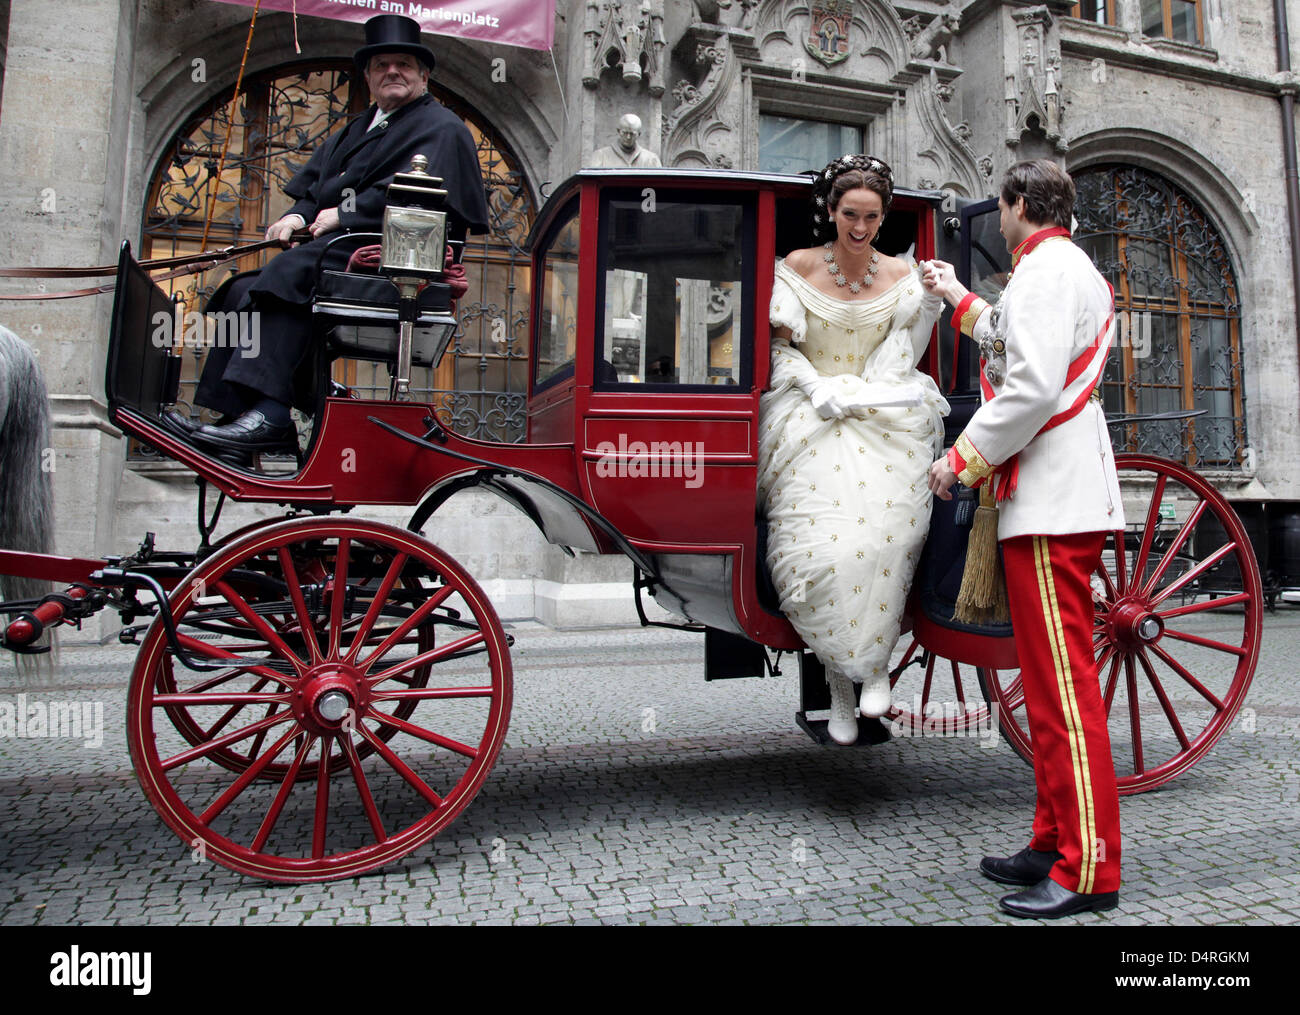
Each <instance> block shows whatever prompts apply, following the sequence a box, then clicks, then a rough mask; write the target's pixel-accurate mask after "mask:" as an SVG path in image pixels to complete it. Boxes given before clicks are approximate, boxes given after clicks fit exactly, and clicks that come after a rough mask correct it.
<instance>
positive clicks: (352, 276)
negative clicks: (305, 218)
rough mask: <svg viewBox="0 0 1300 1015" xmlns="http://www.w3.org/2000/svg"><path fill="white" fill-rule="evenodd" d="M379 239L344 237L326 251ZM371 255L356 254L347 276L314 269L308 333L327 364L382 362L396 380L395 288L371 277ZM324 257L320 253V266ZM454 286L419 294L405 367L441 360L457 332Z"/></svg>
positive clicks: (460, 288) (436, 285) (453, 282)
mask: <svg viewBox="0 0 1300 1015" xmlns="http://www.w3.org/2000/svg"><path fill="white" fill-rule="evenodd" d="M379 239H380V236H379V234H378V233H345V234H343V235H341V236H338V237H336V238H335V239H334V240H331V241H330V243H329V244H327V246H326V250H328V249H329V247H332V246H333V245H334V244H335V243H336V242H339V241H351V242H352V243H356V242H357V241H367V240H369V241H372V242H374V243H376V244H377V243H378V241H379ZM449 246H450V245H449ZM370 251H371V248H369V247H361V248H359V249H358V250H356V251H355V252H354V253H353V255H352V258H351V260H350V261H349V263H348V270H347V271H330V270H318V272H317V276H316V290H315V293H314V295H313V298H312V308H311V310H312V330H313V331H314V332H315V333H316V334H318V335H320V336H322V337H323V339H324V349H325V351H326V354H327V357H328V358H329V359H336V358H338V357H341V356H343V357H348V358H349V359H362V360H371V361H375V362H382V363H387V364H388V367H389V371H390V373H392V374H393V375H394V376H396V375H397V373H398V371H399V369H400V368H401V367H402V366H403V365H402V364H399V363H398V345H399V343H398V312H397V300H398V297H397V287H396V286H395V285H393V283H392V282H390V281H389V280H388V279H387V278H386V277H385V276H383V275H380V274H377V273H374V271H373V267H372V266H373V265H374V264H377V258H375V257H372V256H367V254H368V253H369V252H370ZM324 256H325V251H322V252H321V259H322V261H323V260H324ZM456 267H457V268H459V266H456ZM368 269H370V270H368ZM449 275H451V273H450V272H449ZM460 277H461V278H463V274H462V275H461V276H460ZM458 281H459V279H457V278H456V277H455V276H452V277H451V278H449V281H444V282H430V283H429V284H428V285H427V286H426V287H425V288H424V289H423V290H422V291H421V293H420V297H419V307H420V316H419V318H418V319H417V321H416V322H415V327H414V328H413V329H412V333H411V362H410V364H409V366H417V367H436V366H437V365H438V362H439V361H440V360H441V359H442V355H443V353H444V352H446V350H447V346H448V344H449V343H450V342H451V337H452V334H453V333H454V332H455V330H456V317H455V314H454V300H455V299H456V298H458V297H459V296H461V295H462V294H463V293H464V292H465V285H464V283H463V282H460V284H457V282H458Z"/></svg>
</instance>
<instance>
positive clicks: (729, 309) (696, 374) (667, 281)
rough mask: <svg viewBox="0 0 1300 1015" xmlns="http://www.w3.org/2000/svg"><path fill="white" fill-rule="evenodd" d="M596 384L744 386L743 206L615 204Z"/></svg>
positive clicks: (608, 229) (608, 214) (610, 211)
mask: <svg viewBox="0 0 1300 1015" xmlns="http://www.w3.org/2000/svg"><path fill="white" fill-rule="evenodd" d="M604 215H605V219H604V221H605V234H606V235H605V244H604V252H605V253H604V257H605V263H604V267H605V303H604V308H603V318H602V321H603V328H602V340H601V342H600V344H599V347H598V354H597V357H596V368H595V369H596V378H595V380H596V383H597V384H613V383H618V384H647V385H686V384H689V385H735V384H738V383H740V380H741V357H740V352H741V350H742V349H743V347H744V343H743V341H742V339H741V335H742V320H743V313H744V309H745V307H744V289H743V286H742V282H741V277H742V270H743V265H742V259H743V253H744V251H743V245H744V244H743V237H744V225H745V223H744V207H743V206H742V205H740V204H735V203H727V204H722V203H718V204H711V203H701V202H696V201H674V200H664V199H662V198H660V199H659V200H657V201H656V203H655V207H654V210H653V211H652V212H651V211H647V210H645V208H644V207H643V203H642V199H641V198H640V197H638V198H637V199H635V200H631V199H628V200H620V199H611V200H610V201H609V203H608V206H607V210H606V211H605V213H604Z"/></svg>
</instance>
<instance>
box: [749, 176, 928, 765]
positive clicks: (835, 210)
mask: <svg viewBox="0 0 1300 1015" xmlns="http://www.w3.org/2000/svg"><path fill="white" fill-rule="evenodd" d="M892 176H893V174H892V172H891V171H890V169H889V167H888V166H887V165H885V163H883V162H881V161H880V160H879V159H874V158H869V157H867V156H864V155H851V156H845V157H844V158H842V159H837V160H836V161H835V162H832V163H831V164H830V165H829V166H827V167H826V169H825V170H824V171H823V173H822V174H821V176H820V177H819V179H818V181H817V184H816V186H815V188H814V212H813V223H814V235H815V236H816V238H817V239H818V240H822V239H825V240H826V241H827V242H826V243H825V245H824V246H821V247H811V248H808V249H804V250H795V251H791V253H790V254H789V255H788V256H787V257H786V258H785V259H784V260H778V261H777V263H776V280H775V283H774V284H773V287H772V302H771V309H770V316H771V323H772V326H773V333H772V377H771V387H770V389H769V390H768V392H767V393H766V394H764V396H763V398H762V402H761V407H760V419H761V427H760V438H759V498H760V503H761V504H762V505H763V506H764V507H765V509H766V515H767V525H768V541H767V566H768V569H769V571H770V573H771V575H772V580H773V583H774V584H775V586H776V589H777V593H778V594H779V596H780V601H781V610H782V612H783V613H785V615H786V616H787V617H788V618H789V619H790V622H791V623H792V624H793V625H794V627H795V630H797V631H798V632H799V634H800V636H801V637H802V638H803V640H804V642H805V643H806V644H807V645H808V646H809V648H811V649H812V651H813V652H815V653H816V654H817V657H818V658H819V659H820V660H821V661H822V663H823V664H824V666H825V668H826V676H827V683H828V684H829V685H830V689H831V722H830V726H829V732H830V735H831V736H832V738H833V739H835V740H836V741H837V742H838V743H841V744H851V743H854V742H855V741H856V740H857V735H858V725H857V720H856V718H855V716H854V705H855V703H857V702H855V694H854V689H853V683H855V682H858V683H861V684H862V685H863V687H862V695H861V699H860V705H861V711H862V714H863V715H867V716H881V715H884V714H885V712H886V711H888V709H889V705H890V694H889V657H890V654H891V653H892V651H893V649H894V644H895V642H896V641H897V640H898V633H899V621H900V619H901V617H902V613H903V607H904V604H905V602H906V599H907V593H908V589H909V588H910V586H911V582H912V575H913V573H914V572H915V570H916V564H917V560H918V558H919V557H920V553H921V544H922V543H923V542H924V540H925V535H926V532H927V530H928V528H929V520H930V500H931V497H930V493H929V490H928V487H927V483H926V473H927V471H928V469H929V467H930V463H931V462H932V461H934V459H935V458H936V457H937V456H938V455H939V454H940V453H942V450H943V419H942V418H943V416H944V415H945V414H946V413H947V412H948V403H947V402H946V401H945V400H944V399H943V397H942V396H941V395H940V394H939V389H938V387H937V386H936V385H935V383H934V381H933V380H932V379H931V378H930V377H928V376H927V375H925V374H923V373H921V372H920V371H919V370H918V369H917V363H918V362H919V361H920V359H921V356H922V354H923V353H924V352H925V349H926V346H927V344H928V343H929V339H930V332H931V330H932V328H933V326H934V322H935V320H936V319H937V318H938V316H939V311H940V308H941V307H942V304H943V301H942V300H941V299H939V298H938V297H936V296H933V295H930V294H928V293H927V292H926V290H925V288H924V286H923V285H922V284H921V273H920V268H919V267H918V266H917V265H916V264H915V263H913V262H912V261H911V259H910V258H909V259H907V260H904V259H901V258H897V257H889V256H886V255H883V254H880V253H878V252H877V251H876V250H875V249H874V247H873V246H872V243H873V241H874V239H875V237H876V234H877V233H878V232H879V230H880V226H881V223H882V222H883V220H884V216H885V214H886V213H887V212H888V211H889V204H890V201H891V199H892V197H893V179H892Z"/></svg>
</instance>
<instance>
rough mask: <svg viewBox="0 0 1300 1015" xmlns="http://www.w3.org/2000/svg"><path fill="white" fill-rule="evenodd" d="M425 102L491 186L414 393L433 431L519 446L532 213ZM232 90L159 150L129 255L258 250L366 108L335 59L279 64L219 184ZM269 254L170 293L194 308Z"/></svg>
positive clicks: (190, 361)
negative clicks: (434, 422)
mask: <svg viewBox="0 0 1300 1015" xmlns="http://www.w3.org/2000/svg"><path fill="white" fill-rule="evenodd" d="M429 90H430V92H431V93H432V94H433V95H434V97H435V98H436V99H438V101H439V102H441V103H442V104H443V105H444V106H446V107H447V108H448V109H450V110H451V111H452V112H454V113H455V114H456V115H458V116H459V117H461V119H463V120H464V121H465V123H466V125H467V126H468V127H469V129H470V133H471V134H472V135H473V136H474V140H475V141H476V143H477V146H478V154H479V166H480V169H481V170H482V173H483V179H484V182H485V184H486V186H487V188H488V211H489V224H490V232H489V233H488V234H487V236H485V237H484V236H472V237H470V242H469V243H468V244H467V246H466V250H465V257H464V260H465V266H466V273H467V275H468V277H469V282H470V289H469V292H468V293H466V295H465V296H464V297H463V298H462V299H461V301H460V305H459V308H458V313H459V317H460V327H459V328H458V329H457V331H456V335H455V337H454V338H453V340H452V344H451V346H450V347H449V348H448V351H447V354H446V355H445V356H444V357H443V360H442V363H441V364H440V365H439V366H438V368H437V370H436V371H435V370H429V369H423V368H418V367H417V368H415V369H414V370H413V376H412V384H411V388H412V394H413V396H414V397H415V398H417V399H420V400H422V401H428V402H430V403H432V404H434V405H435V406H437V407H438V410H439V415H441V416H442V417H443V421H444V423H446V424H447V425H449V426H451V427H452V428H453V429H455V430H456V431H457V432H459V433H463V434H466V435H468V436H471V437H478V438H481V439H485V440H503V441H518V440H522V439H523V436H524V408H525V398H526V393H527V378H528V365H527V356H528V352H527V350H528V341H527V332H528V306H529V292H528V258H527V256H526V255H525V254H524V251H523V249H522V248H523V242H524V238H525V237H526V236H527V234H528V230H529V229H530V228H531V226H532V221H533V218H534V216H535V214H536V205H535V202H534V200H533V196H532V194H531V193H530V191H529V188H528V185H527V183H526V181H525V180H524V176H523V173H522V172H521V170H520V166H519V163H518V160H517V159H516V158H515V157H514V155H513V153H511V152H510V151H509V149H508V148H507V146H506V145H505V143H504V142H503V140H502V139H501V137H500V136H499V135H498V134H497V133H496V131H494V130H493V129H492V127H491V125H490V124H488V123H487V122H486V121H485V120H484V119H483V117H481V116H480V115H479V114H478V113H477V112H476V111H475V110H473V109H472V108H471V107H469V106H468V105H467V104H466V103H464V102H463V101H461V100H460V99H459V98H457V97H456V96H454V95H451V94H450V93H447V92H445V91H444V90H442V89H440V88H438V87H437V86H436V85H435V84H434V83H433V82H430V84H429ZM232 92H233V89H232V90H231V91H228V92H226V93H225V94H223V95H221V96H219V97H218V98H217V99H216V100H214V101H212V102H209V103H208V104H207V105H205V106H204V107H203V108H201V109H199V110H197V111H196V113H195V114H194V116H193V117H192V118H191V119H190V120H189V121H188V123H187V124H186V125H185V126H184V127H182V128H181V129H180V130H179V131H178V132H177V134H176V137H175V138H174V139H173V141H172V142H171V143H170V144H169V145H168V147H167V149H166V151H165V153H164V155H163V157H162V159H161V160H160V163H159V165H158V167H157V169H156V170H155V172H154V174H153V177H152V179H151V180H150V185H149V189H148V191H147V203H146V206H145V225H144V237H143V243H142V245H141V255H140V256H142V257H165V256H171V255H173V254H183V253H193V252H196V251H198V250H201V249H203V248H204V246H206V247H208V248H212V247H218V246H225V245H227V244H241V243H250V242H254V241H256V240H260V239H261V238H262V235H263V233H264V232H265V230H266V227H267V225H268V224H269V223H271V222H274V221H275V220H276V219H278V218H279V217H280V216H281V215H283V214H284V213H285V212H286V211H287V210H288V208H289V206H290V204H291V203H292V202H291V201H290V200H289V199H288V198H286V197H285V196H284V194H283V192H282V188H283V186H284V184H285V183H287V182H288V181H289V179H290V178H292V176H293V175H294V173H296V172H297V171H298V169H299V168H301V167H302V166H303V165H304V164H305V163H306V161H307V159H308V158H309V157H310V155H311V153H312V151H314V150H315V148H316V146H317V145H319V144H320V143H322V142H323V141H324V140H325V139H326V138H327V137H329V135H330V134H332V133H333V132H334V131H335V130H337V129H339V128H340V127H341V126H342V124H343V121H344V120H345V119H346V118H347V117H348V116H350V115H352V114H353V113H355V112H359V111H361V110H362V109H364V108H365V107H366V105H367V104H368V101H369V100H368V97H367V94H366V88H365V85H364V83H363V82H360V81H354V79H353V71H352V65H351V63H348V62H346V61H338V60H335V61H320V62H314V63H312V64H310V65H305V64H296V65H287V66H284V67H280V68H277V69H275V70H272V71H268V72H264V73H262V74H258V75H251V76H249V77H246V78H245V79H244V87H243V89H242V93H241V97H240V100H239V110H238V114H237V116H236V117H235V123H234V125H233V129H231V130H230V131H229V135H230V141H229V146H228V149H227V151H226V158H225V163H224V169H223V170H222V172H221V175H220V179H218V178H217V166H218V165H219V164H220V159H221V153H222V149H223V146H225V145H226V135H227V127H228V125H229V120H230V97H231V94H232ZM210 210H211V223H210V225H207V235H206V237H205V236H204V232H205V223H207V221H208V215H209V211H210ZM270 256H271V254H270V252H269V251H265V252H261V253H257V254H254V255H251V256H249V257H247V258H244V259H242V260H241V261H240V262H239V263H238V264H237V265H225V266H223V267H221V268H220V269H218V270H216V271H211V272H207V273H206V274H204V275H202V276H191V277H189V278H182V279H177V280H174V281H173V282H172V283H170V284H171V285H172V287H173V290H174V291H176V292H180V293H182V294H184V296H185V298H186V300H187V303H188V304H189V307H190V308H191V309H197V308H198V307H199V306H201V305H202V301H203V300H204V299H205V298H206V297H207V296H208V295H210V294H211V292H212V291H213V290H214V289H215V288H216V286H217V285H218V284H220V282H221V281H222V279H224V278H225V277H227V276H228V275H229V274H231V273H232V272H234V271H247V270H250V269H253V268H258V267H260V266H261V265H262V264H264V263H265V262H266V260H267V258H269V257H270ZM202 358H203V350H201V349H196V350H194V354H193V355H192V356H190V357H187V363H186V365H185V370H184V375H183V377H184V379H183V382H182V386H181V397H182V399H183V400H188V399H191V398H192V397H193V392H194V386H195V383H196V380H197V377H198V374H199V370H200V369H201V367H202ZM335 379H336V380H339V381H341V382H343V383H345V384H348V385H349V386H351V387H353V388H355V389H357V390H358V391H359V392H360V393H361V394H363V395H367V396H370V395H379V396H380V397H383V394H384V393H386V392H387V390H388V376H387V370H386V368H385V367H384V366H383V365H382V364H376V363H369V362H359V361H351V360H339V361H336V363H335ZM187 404H189V403H188V402H187ZM196 411H197V410H196Z"/></svg>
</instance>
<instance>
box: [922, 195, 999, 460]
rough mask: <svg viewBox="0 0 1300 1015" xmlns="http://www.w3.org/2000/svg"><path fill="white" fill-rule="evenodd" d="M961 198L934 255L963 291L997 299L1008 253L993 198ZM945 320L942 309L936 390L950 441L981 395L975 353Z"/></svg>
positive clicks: (964, 422)
mask: <svg viewBox="0 0 1300 1015" xmlns="http://www.w3.org/2000/svg"><path fill="white" fill-rule="evenodd" d="M960 200H961V199H960V198H959V199H958V201H959V205H958V208H957V211H956V214H955V215H953V216H951V217H948V216H945V219H944V224H943V230H942V233H943V235H944V236H945V237H947V241H948V242H947V243H946V244H942V245H941V247H940V253H939V256H940V257H941V258H943V259H944V260H948V261H951V262H952V263H953V264H954V265H955V266H956V268H957V277H958V278H959V279H960V280H961V282H962V284H963V285H965V286H966V288H967V289H969V290H970V291H971V292H973V293H975V294H976V295H978V296H982V297H983V298H984V299H986V300H988V302H990V303H996V302H997V299H998V296H999V295H1000V294H1001V292H1002V289H1003V287H1004V286H1006V284H1007V279H1008V278H1010V277H1011V255H1010V254H1009V253H1007V244H1006V240H1004V239H1003V238H1002V233H1001V231H1000V230H999V228H998V226H999V223H998V202H997V198H992V199H989V200H984V201H976V202H974V203H972V204H965V205H962V204H961V203H960ZM954 225H955V226H956V228H955V230H954V229H953V226H954ZM949 318H950V315H949V314H946V313H945V314H942V315H941V316H940V328H939V341H940V343H941V348H942V355H941V356H940V373H941V379H940V388H941V389H942V390H943V392H944V394H945V395H946V396H947V398H948V402H949V404H950V405H951V406H952V413H951V414H950V415H949V416H948V418H947V420H946V421H945V427H946V429H947V430H948V433H947V441H948V442H949V443H951V442H952V441H953V440H954V439H955V438H956V436H957V435H958V434H959V433H961V431H962V430H963V429H965V427H966V423H967V422H968V421H969V420H970V417H971V414H972V413H974V411H975V409H976V408H977V407H978V406H979V400H980V396H979V355H978V353H977V352H976V351H975V346H974V344H973V343H971V342H970V341H969V340H967V339H963V338H961V337H960V336H958V335H956V334H954V332H953V329H952V327H951V325H950V324H949ZM954 350H955V352H956V356H955V358H954V355H953V353H954ZM954 359H955V364H954Z"/></svg>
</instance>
